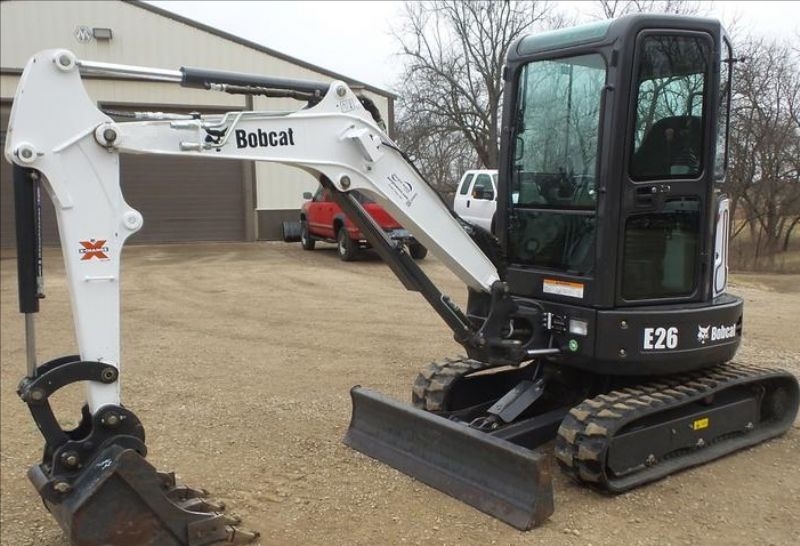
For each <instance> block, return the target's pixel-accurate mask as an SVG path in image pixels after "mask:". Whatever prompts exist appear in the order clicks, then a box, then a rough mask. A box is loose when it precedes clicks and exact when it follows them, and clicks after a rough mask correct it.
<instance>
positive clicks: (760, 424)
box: [347, 15, 798, 529]
mask: <svg viewBox="0 0 800 546" xmlns="http://www.w3.org/2000/svg"><path fill="white" fill-rule="evenodd" d="M732 63H733V55H732V51H731V46H730V44H729V41H728V38H727V37H726V35H725V32H724V31H723V29H722V27H721V25H720V23H719V22H718V21H714V20H710V19H700V18H686V17H675V16H662V15H635V16H628V17H623V18H620V19H617V20H613V21H602V22H597V23H593V24H589V25H585V26H581V27H576V28H570V29H564V30H558V31H554V32H547V33H543V34H536V35H531V36H527V37H524V38H521V39H520V40H518V41H517V42H516V43H514V44H513V45H512V46H511V47H510V49H509V54H508V60H507V65H506V67H505V71H504V82H505V99H504V111H503V127H502V132H501V134H502V141H501V150H500V163H499V181H498V206H497V213H496V216H495V220H496V230H495V233H494V235H495V236H496V237H497V238H498V239H499V243H500V247H501V248H502V251H503V252H502V253H501V254H502V255H503V256H504V262H503V263H502V264H499V266H498V269H499V270H500V271H502V275H501V278H502V281H503V282H504V291H501V292H502V294H500V295H499V296H498V293H497V292H493V293H492V294H487V293H485V292H480V291H475V290H470V291H469V297H468V303H467V313H466V314H467V316H468V317H469V320H470V321H471V323H472V324H473V325H474V326H475V327H476V328H480V329H481V332H489V331H491V330H492V327H491V325H492V324H494V328H493V331H494V332H495V334H496V335H497V336H499V337H501V338H503V339H502V340H500V341H498V340H497V339H495V340H492V339H491V338H489V337H488V336H487V338H486V339H485V340H484V339H481V340H480V341H483V342H484V343H476V344H472V345H469V344H467V345H466V350H467V355H468V356H467V357H464V358H456V359H449V360H445V361H443V362H435V363H433V364H431V365H430V366H429V367H427V368H426V369H425V370H423V371H422V373H421V374H420V375H419V376H418V377H417V379H416V381H415V383H414V386H413V392H412V400H413V403H414V405H415V407H416V409H413V410H412V409H405V410H403V411H401V410H399V409H398V410H396V411H393V412H388V411H384V412H382V413H377V412H376V411H375V410H374V408H375V407H382V408H384V410H385V408H387V407H389V403H388V402H387V401H385V400H381V399H379V398H378V397H377V395H374V394H370V393H367V392H364V391H362V390H359V389H355V390H354V393H353V398H354V415H353V424H352V425H351V432H350V433H349V435H348V440H347V441H348V442H349V443H350V444H351V445H354V446H355V447H356V448H357V449H359V450H361V451H363V452H365V453H367V454H370V455H372V456H374V457H376V458H379V459H380V460H382V461H385V462H387V463H389V464H390V465H392V466H395V467H396V468H399V469H401V470H403V471H404V472H407V473H410V474H412V475H413V476H415V477H417V478H419V479H422V480H423V481H426V483H429V484H431V485H433V486H435V487H437V488H439V489H442V490H444V491H446V492H448V493H450V494H451V495H454V496H456V497H458V498H459V499H462V500H465V501H466V502H468V503H470V504H472V505H473V506H475V507H477V508H479V509H481V510H483V511H485V512H487V513H490V514H492V515H494V516H495V517H498V518H500V519H503V520H504V521H506V522H508V523H510V524H511V525H514V526H517V527H519V528H522V529H526V528H529V527H532V526H536V525H537V524H539V523H540V522H541V521H543V520H544V519H545V518H546V516H547V515H548V514H549V512H550V511H552V491H551V489H550V487H551V485H550V482H549V479H548V476H549V474H548V472H549V470H548V468H549V467H548V466H547V460H546V457H545V456H544V452H543V450H542V449H541V448H542V447H543V446H545V445H549V442H550V441H551V440H553V439H555V449H554V451H555V455H556V459H557V461H558V463H559V464H560V466H561V467H562V469H563V470H564V471H565V472H566V473H567V474H568V475H570V476H571V477H573V478H574V479H575V480H576V481H578V482H581V483H584V484H589V485H591V486H593V487H595V488H599V489H604V490H607V491H611V492H621V491H625V490H628V489H631V488H633V487H636V486H639V485H642V484H644V483H647V482H650V481H653V480H656V479H659V478H661V477H663V476H666V475H668V474H669V473H672V472H675V471H678V470H681V469H683V468H688V467H690V466H694V465H697V464H700V463H703V462H706V461H709V460H711V459H713V458H716V457H720V456H722V455H724V454H727V453H730V452H732V451H734V450H736V449H740V448H742V447H745V446H747V445H752V444H754V443H757V442H760V441H763V440H764V439H766V438H769V437H773V436H776V435H778V434H780V433H781V432H782V431H785V430H786V429H787V428H788V426H790V424H791V422H792V420H793V418H794V415H795V414H796V412H797V406H798V387H797V381H796V379H794V377H793V376H791V374H788V373H786V372H782V371H780V370H767V369H759V368H753V367H749V366H740V365H736V364H732V363H728V361H730V360H731V359H732V358H733V356H734V354H735V353H736V350H737V348H738V346H739V343H740V340H741V333H742V310H743V304H742V300H741V299H740V298H738V297H735V296H733V295H730V294H727V293H726V286H727V244H728V240H727V239H728V224H729V221H730V218H729V207H728V199H727V198H726V197H725V196H724V195H723V194H722V192H721V186H720V183H721V182H722V181H723V180H724V177H725V168H726V164H727V136H728V114H729V107H730V106H729V104H730V88H731V86H730V78H731V65H732ZM504 297H505V300H510V301H511V303H508V301H505V303H502V304H501V302H504ZM500 308H502V309H504V312H498V309H500ZM499 321H504V323H503V324H502V326H499V325H498V322H499ZM503 351H506V352H505V353H504V355H506V356H507V355H517V357H516V362H514V357H511V358H503V357H500V358H498V356H497V355H498V353H502V352H503ZM509 360H510V361H511V366H505V367H501V366H499V365H498V364H508V363H509ZM726 363H727V364H726ZM379 402H382V403H381V404H378V403H379ZM370 412H373V413H372V415H380V417H379V418H374V419H373V418H372V417H371V414H370ZM432 416H436V417H437V418H438V419H439V420H438V421H437V419H436V418H434V417H432ZM378 419H380V422H378ZM445 420H446V421H445ZM454 422H455V423H459V425H460V426H461V430H462V434H461V436H457V434H456V433H457V431H455V432H454V431H453V429H454V427H453V426H452V423H454ZM428 429H434V430H441V431H445V430H447V431H448V434H444V433H442V435H441V437H437V438H436V439H435V440H434V439H432V438H430V437H429V436H431V435H432V434H433V433H432V432H430V431H429V430H428ZM423 430H424V432H423ZM475 431H480V433H481V434H482V436H479V437H478V440H476V438H475V435H474V432H475ZM362 433H363V434H362ZM362 436H364V437H362ZM520 448H524V449H523V451H519V449H520ZM494 451H500V452H502V453H504V455H505V457H506V459H504V460H502V462H499V461H500V459H498V458H491V460H489V458H490V456H489V455H487V454H489V453H493V452H494ZM526 454H527V458H525V455H526ZM537 457H538V458H537ZM509 459H512V460H509ZM467 463H469V464H467ZM431 467H434V468H436V469H437V471H438V473H439V474H438V475H439V476H446V479H445V478H441V477H439V478H438V479H436V478H435V477H434V478H433V479H432V478H431V475H432V474H434V473H433V472H432V471H431ZM509 484H515V485H511V486H510V485H509ZM497 496H500V497H502V499H503V500H502V501H499V500H498V499H497Z"/></svg>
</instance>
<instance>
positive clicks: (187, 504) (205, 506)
mask: <svg viewBox="0 0 800 546" xmlns="http://www.w3.org/2000/svg"><path fill="white" fill-rule="evenodd" d="M175 504H177V505H178V506H180V507H181V508H183V509H184V510H189V511H190V512H224V511H225V503H224V502H214V501H212V500H209V499H204V498H202V497H194V498H190V499H186V500H182V501H179V502H176V503H175Z"/></svg>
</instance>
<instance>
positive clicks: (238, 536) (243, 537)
mask: <svg viewBox="0 0 800 546" xmlns="http://www.w3.org/2000/svg"><path fill="white" fill-rule="evenodd" d="M227 532H228V536H227V539H226V540H227V543H228V544H250V543H251V542H254V541H255V540H257V539H258V537H260V536H261V534H260V533H258V532H257V531H242V530H240V529H236V528H235V527H231V526H228V528H227Z"/></svg>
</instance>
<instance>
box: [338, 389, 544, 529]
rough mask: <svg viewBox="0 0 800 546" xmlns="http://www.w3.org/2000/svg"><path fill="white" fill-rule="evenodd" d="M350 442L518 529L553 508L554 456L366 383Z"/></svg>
mask: <svg viewBox="0 0 800 546" xmlns="http://www.w3.org/2000/svg"><path fill="white" fill-rule="evenodd" d="M350 394H351V396H352V399H353V414H352V418H351V421H350V428H349V429H348V431H347V434H346V436H345V438H344V443H345V444H346V445H348V446H350V447H351V448H353V449H355V450H357V451H360V452H361V453H364V454H365V455H368V456H370V457H373V458H375V459H378V460H379V461H381V462H384V463H386V464H388V465H389V466H392V467H393V468H396V469H397V470H399V471H401V472H403V473H405V474H408V475H409V476H411V477H413V478H415V479H417V480H419V481H421V482H423V483H426V484H427V485H430V486H431V487H434V488H436V489H438V490H440V491H442V492H444V493H447V494H448V495H450V496H452V497H455V498H457V499H458V500H460V501H462V502H465V503H467V504H469V505H470V506H473V507H475V508H477V509H478V510H481V511H482V512H485V513H487V514H489V515H491V516H494V517H496V518H498V519H500V520H502V521H504V522H506V523H508V524H509V525H512V526H513V527H516V528H517V529H521V530H528V529H531V528H533V527H536V526H538V525H539V524H541V523H542V522H544V521H545V520H547V518H548V517H549V516H550V515H551V514H552V513H553V486H552V481H551V474H550V461H549V457H548V456H547V455H544V454H542V453H538V452H534V451H531V450H529V449H525V448H523V447H520V446H517V445H515V444H512V443H511V442H508V441H506V440H502V439H499V438H496V437H494V436H490V435H489V434H486V433H483V432H479V431H477V430H475V429H472V428H469V427H467V426H466V425H464V424H459V423H456V422H453V421H450V420H448V419H445V418H443V417H439V416H437V415H435V414H433V413H430V412H427V411H423V410H420V409H417V408H414V407H413V406H410V405H406V404H401V403H399V402H397V401H396V400H393V399H391V398H388V397H386V396H383V395H381V394H379V393H377V392H374V391H371V390H369V389H364V388H362V387H358V386H357V387H353V389H352V390H351V391H350Z"/></svg>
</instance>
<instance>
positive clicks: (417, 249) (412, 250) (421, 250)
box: [408, 243, 428, 260]
mask: <svg viewBox="0 0 800 546" xmlns="http://www.w3.org/2000/svg"><path fill="white" fill-rule="evenodd" d="M408 252H409V254H411V257H412V258H414V259H415V260H422V259H423V258H425V256H427V255H428V249H427V248H425V247H424V246H422V244H421V243H411V244H410V245H408Z"/></svg>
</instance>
